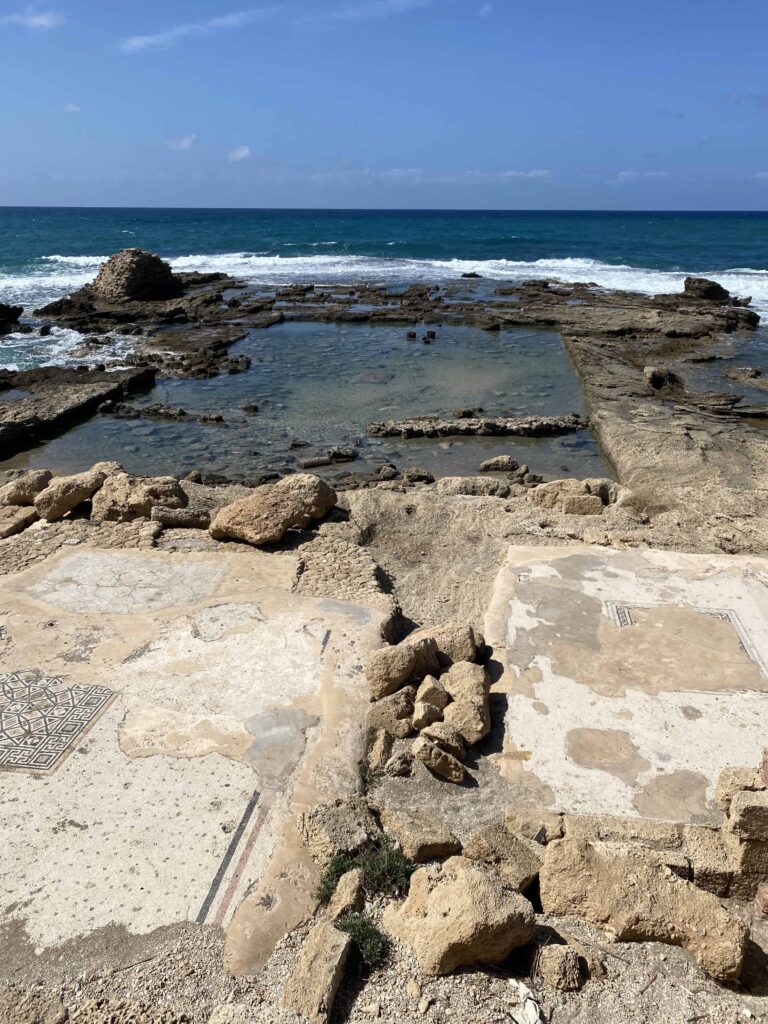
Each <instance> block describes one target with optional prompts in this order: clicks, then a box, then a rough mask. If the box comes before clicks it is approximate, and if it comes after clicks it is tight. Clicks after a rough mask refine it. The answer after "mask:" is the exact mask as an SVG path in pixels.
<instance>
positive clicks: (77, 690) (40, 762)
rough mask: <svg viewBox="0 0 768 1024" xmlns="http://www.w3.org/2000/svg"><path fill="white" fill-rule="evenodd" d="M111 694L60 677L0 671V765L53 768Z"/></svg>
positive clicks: (22, 768)
mask: <svg viewBox="0 0 768 1024" xmlns="http://www.w3.org/2000/svg"><path fill="white" fill-rule="evenodd" d="M114 696H115V691H114V690H108V689H107V688H106V687H105V686H86V685H84V684H81V683H74V684H72V685H70V684H68V683H67V682H66V680H64V679H63V678H61V677H60V676H54V677H49V676H44V675H41V674H40V673H39V672H5V673H0V769H5V770H11V771H14V770H15V771H33V772H44V773H47V774H51V773H52V772H55V771H56V769H57V768H58V767H59V765H60V764H61V763H62V761H63V760H64V759H65V758H66V756H67V754H68V753H69V752H70V751H71V749H72V747H73V746H74V744H75V743H76V742H77V741H78V740H79V739H80V737H81V736H82V735H83V734H84V733H85V732H86V731H87V730H88V729H89V728H90V727H91V726H92V725H93V723H94V722H95V721H96V719H97V718H98V717H99V715H100V714H101V713H102V711H104V710H105V708H106V707H107V706H108V705H109V704H110V702H111V701H112V699H113V697H114Z"/></svg>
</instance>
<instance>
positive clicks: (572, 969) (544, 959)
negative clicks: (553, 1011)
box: [536, 944, 582, 992]
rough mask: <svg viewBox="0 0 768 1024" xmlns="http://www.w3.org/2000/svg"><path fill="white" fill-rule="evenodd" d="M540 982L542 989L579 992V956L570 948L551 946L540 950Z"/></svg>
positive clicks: (538, 973)
mask: <svg viewBox="0 0 768 1024" xmlns="http://www.w3.org/2000/svg"><path fill="white" fill-rule="evenodd" d="M536 973H537V975H538V981H539V984H540V985H541V987H542V988H545V989H555V990H557V991H558V992H577V991H578V990H579V989H580V988H581V980H582V979H581V965H580V963H579V955H578V953H577V952H576V950H575V949H571V947H570V946H561V945H554V944H553V945H550V946H544V947H542V949H540V950H539V955H538V964H537V972H536Z"/></svg>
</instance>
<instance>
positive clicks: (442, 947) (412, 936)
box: [383, 857, 535, 975]
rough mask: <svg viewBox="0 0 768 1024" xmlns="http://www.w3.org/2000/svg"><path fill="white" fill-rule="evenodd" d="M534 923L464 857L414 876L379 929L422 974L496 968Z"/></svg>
mask: <svg viewBox="0 0 768 1024" xmlns="http://www.w3.org/2000/svg"><path fill="white" fill-rule="evenodd" d="M534 921H535V916H534V911H533V907H532V906H531V904H530V903H529V902H528V900H526V899H525V897H524V896H521V895H520V893H518V892H515V890H514V889H512V888H511V887H510V886H508V885H506V884H505V883H504V882H503V881H502V879H501V878H499V876H498V875H497V874H496V873H495V872H494V871H492V870H491V869H490V868H489V867H487V866H486V865H484V864H479V863H476V862H474V861H471V860H467V858H465V857H451V858H450V859H449V860H447V861H446V862H445V863H444V864H442V865H432V866H430V867H425V868H420V869H419V870H418V871H416V872H414V874H413V875H412V877H411V887H410V891H409V894H408V898H407V899H406V900H405V901H404V902H403V903H402V904H391V905H390V906H389V907H387V909H386V910H385V911H384V916H383V924H384V927H385V929H386V930H387V931H388V932H389V933H390V934H391V935H393V936H394V937H395V938H397V939H399V940H400V941H401V942H405V943H406V944H407V945H408V946H410V947H411V949H412V950H413V952H414V953H415V954H416V957H417V959H418V961H419V965H420V967H421V969H422V971H423V972H424V973H425V974H428V975H443V974H450V972H451V971H454V970H456V968H458V967H469V966H472V965H473V964H480V963H487V964H498V963H501V962H502V961H503V960H505V959H506V958H507V957H508V956H509V954H510V953H511V952H512V950H513V949H516V948H517V947H518V946H522V945H525V943H527V942H528V941H529V940H530V938H531V936H532V935H533V929H534Z"/></svg>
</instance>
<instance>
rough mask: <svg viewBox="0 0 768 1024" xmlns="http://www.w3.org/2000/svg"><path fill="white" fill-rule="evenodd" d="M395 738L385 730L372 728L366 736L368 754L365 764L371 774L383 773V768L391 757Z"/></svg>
mask: <svg viewBox="0 0 768 1024" xmlns="http://www.w3.org/2000/svg"><path fill="white" fill-rule="evenodd" d="M394 743H395V738H394V736H393V735H392V733H391V732H387V730H386V729H382V728H380V727H379V728H372V729H371V730H370V733H369V735H368V754H367V756H366V764H367V765H368V770H369V771H371V772H381V771H384V766H385V765H386V763H387V761H388V760H389V759H390V757H392V750H393V748H394Z"/></svg>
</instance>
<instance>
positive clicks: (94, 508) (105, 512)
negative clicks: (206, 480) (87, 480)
mask: <svg viewBox="0 0 768 1024" xmlns="http://www.w3.org/2000/svg"><path fill="white" fill-rule="evenodd" d="M188 502H189V499H188V497H187V495H186V492H185V491H184V490H183V489H182V487H181V484H180V483H179V482H178V480H176V479H174V477H172V476H159V477H147V478H145V477H135V476H130V475H129V474H128V473H115V474H113V475H112V476H108V477H107V479H106V480H105V481H104V484H103V486H102V487H101V489H100V490H99V491H98V493H97V494H96V495H94V498H93V503H92V505H91V519H94V520H96V521H97V522H113V523H129V522H132V521H133V520H134V519H149V517H150V515H151V513H152V509H153V508H154V507H155V505H161V506H163V507H164V508H166V509H184V508H186V506H187V504H188Z"/></svg>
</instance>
